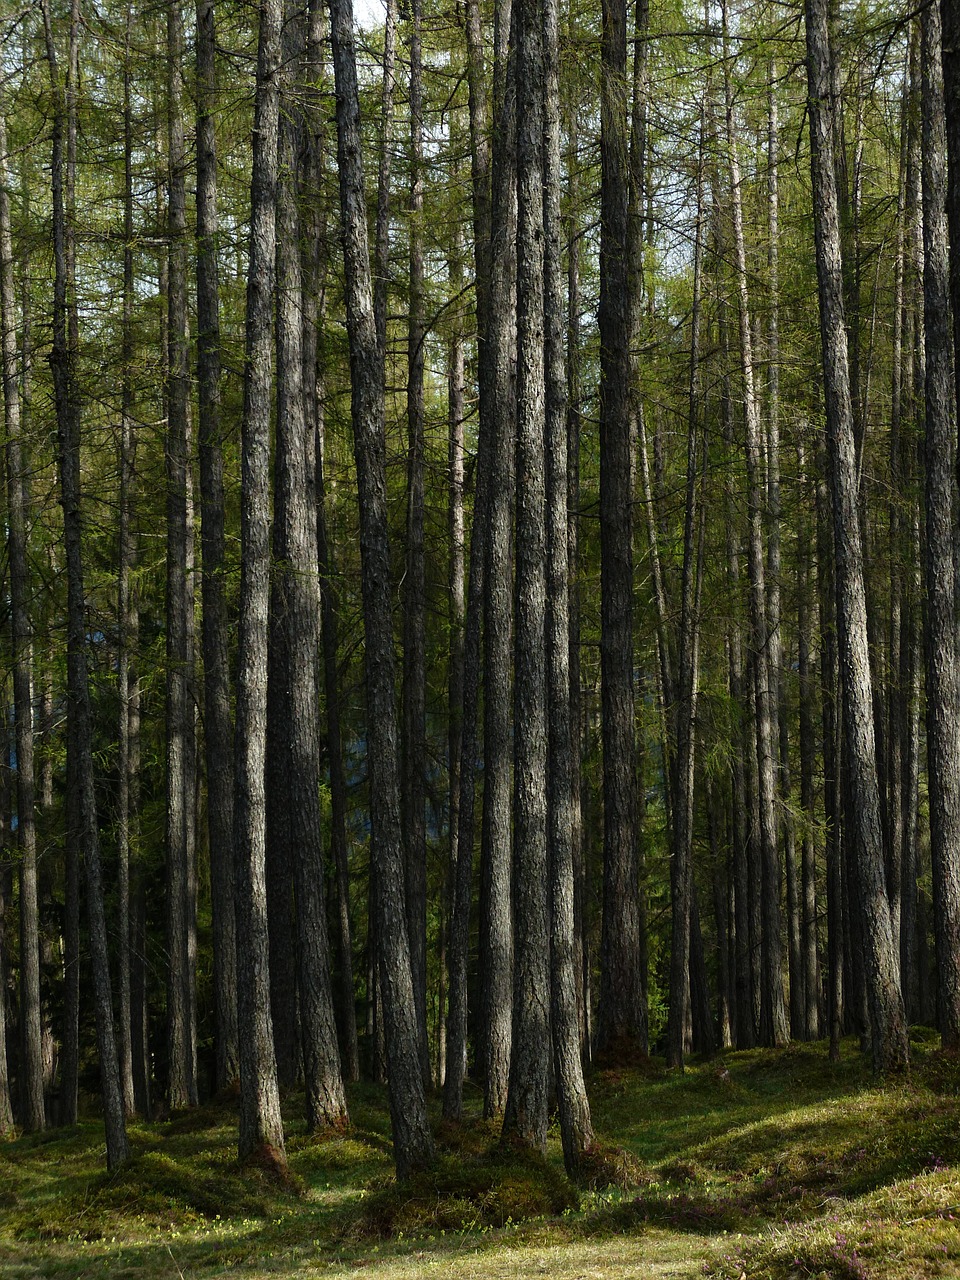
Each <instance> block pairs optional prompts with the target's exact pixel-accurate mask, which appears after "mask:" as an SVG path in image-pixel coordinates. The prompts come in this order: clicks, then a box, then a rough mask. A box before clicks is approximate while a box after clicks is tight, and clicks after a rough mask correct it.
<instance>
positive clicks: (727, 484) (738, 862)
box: [720, 307, 757, 1049]
mask: <svg viewBox="0 0 960 1280" xmlns="http://www.w3.org/2000/svg"><path fill="white" fill-rule="evenodd" d="M720 341H721V347H722V349H723V355H724V361H723V393H722V394H723V403H722V412H723V447H724V456H725V459H726V466H725V467H724V473H723V474H724V480H723V507H724V539H725V543H726V546H725V552H726V562H727V564H726V582H727V591H728V594H729V595H730V598H731V601H732V605H733V614H732V616H731V619H730V622H729V623H728V625H727V687H728V689H729V692H730V699H731V703H732V705H733V706H734V707H735V708H738V709H739V708H742V707H744V706H745V702H746V698H745V692H744V673H743V635H742V627H741V623H740V618H739V616H738V615H739V610H740V596H741V591H740V540H739V537H738V533H737V518H736V517H737V499H736V493H735V485H734V476H733V458H734V452H735V447H736V446H735V441H734V422H733V400H732V396H731V393H730V354H729V345H730V343H729V326H728V324H727V311H726V308H725V307H721V312H720ZM735 717H736V718H735V720H734V724H733V726H732V728H733V732H734V735H735V739H734V740H735V742H736V744H737V748H739V749H735V750H734V752H733V762H732V765H731V770H730V773H731V777H730V784H731V785H730V843H731V846H732V850H731V862H732V876H733V895H734V931H733V932H734V936H733V959H732V965H733V989H734V1015H735V1016H734V1024H735V1025H734V1037H735V1042H736V1045H737V1048H738V1049H749V1048H752V1047H753V1046H754V1044H756V1034H757V1029H756V1025H755V1023H754V1017H753V995H752V984H751V972H752V967H753V966H752V956H751V951H750V904H749V898H750V891H749V870H748V863H747V846H748V843H749V839H750V835H749V825H750V823H749V815H748V811H747V783H746V771H745V764H744V762H745V759H746V749H747V742H748V735H747V733H746V731H745V725H744V722H743V719H742V716H741V715H740V713H739V710H738V712H736V713H735Z"/></svg>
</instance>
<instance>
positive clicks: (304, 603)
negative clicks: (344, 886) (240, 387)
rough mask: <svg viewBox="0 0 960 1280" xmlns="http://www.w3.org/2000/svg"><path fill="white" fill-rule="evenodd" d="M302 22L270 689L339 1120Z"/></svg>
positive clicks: (317, 1043)
mask: <svg viewBox="0 0 960 1280" xmlns="http://www.w3.org/2000/svg"><path fill="white" fill-rule="evenodd" d="M303 35H304V31H303V22H302V20H298V16H297V15H296V14H293V13H288V16H287V22H286V27H285V39H284V59H283V64H284V71H285V77H284V88H285V89H286V90H287V92H288V93H289V97H288V99H287V101H286V102H285V103H284V111H283V121H282V125H281V133H280V176H279V182H278V187H277V288H276V298H277V431H276V447H275V463H274V465H275V468H276V470H275V483H274V531H273V553H274V574H275V584H276V597H275V598H276V599H277V601H278V604H279V606H280V618H279V625H280V627H282V629H283V631H284V641H285V643H284V651H285V656H286V661H287V664H288V665H287V668H286V671H285V672H284V680H283V684H282V686H281V689H280V690H279V695H280V706H281V708H282V713H281V718H282V721H283V724H284V726H285V732H284V734H283V737H282V740H281V741H280V742H279V743H278V746H279V753H280V758H281V761H282V762H283V765H284V769H285V774H286V779H285V788H284V791H285V795H284V799H285V801H286V803H287V805H288V808H289V815H290V838H291V851H292V863H293V868H292V869H293V881H294V889H295V893H296V930H297V933H296V936H297V961H298V964H297V977H298V990H299V996H300V1001H299V1007H300V1022H301V1028H302V1035H301V1039H302V1047H303V1074H304V1085H305V1089H306V1114H307V1129H308V1131H309V1132H311V1133H313V1132H315V1131H317V1130H319V1129H324V1128H328V1127H341V1126H343V1125H345V1124H346V1123H347V1101H346V1096H345V1094H344V1090H343V1081H342V1078H341V1075H340V1053H339V1048H338V1045H337V1026H336V1019H335V1017H334V1012H333V990H332V985H331V980H330V948H329V942H328V938H327V919H326V909H325V903H324V894H323V886H324V871H323V847H322V840H323V831H322V823H321V813H320V723H319V714H318V706H319V703H318V689H317V677H318V663H317V656H318V654H319V650H320V591H319V577H318V569H317V539H316V509H315V505H314V503H315V497H314V489H313V467H314V464H315V456H316V454H315V442H314V435H313V432H312V431H308V430H307V422H306V415H305V412H304V409H305V404H306V394H305V389H304V385H303V373H304V369H303V322H302V316H303V299H302V292H303V279H302V269H301V247H300V246H301V232H302V229H301V224H300V216H299V211H298V182H297V162H298V150H299V142H300V134H301V128H302V120H301V118H300V113H299V111H298V110H297V104H296V100H295V98H294V91H295V90H296V88H297V87H298V86H297V83H296V80H297V71H298V68H299V66H300V59H301V57H302V52H303Z"/></svg>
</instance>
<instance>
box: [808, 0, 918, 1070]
mask: <svg viewBox="0 0 960 1280" xmlns="http://www.w3.org/2000/svg"><path fill="white" fill-rule="evenodd" d="M806 41H807V77H808V93H809V113H810V137H811V172H812V180H813V202H814V204H813V207H814V233H815V240H816V257H817V281H818V289H819V296H820V336H821V345H822V355H823V382H824V397H825V402H826V419H827V444H828V477H829V483H830V489H831V501H832V506H833V523H834V558H835V567H836V593H837V623H838V627H837V630H838V639H839V645H838V649H839V658H840V661H839V667H840V687H841V693H842V698H843V727H844V745H845V751H846V759H847V766H848V768H849V769H850V777H851V795H852V798H853V802H854V803H853V811H852V813H851V817H852V818H853V820H854V824H855V825H854V829H853V830H851V831H850V832H849V836H850V838H851V839H852V841H853V842H854V847H855V850H856V867H857V873H858V879H859V882H860V883H859V886H858V887H859V892H860V899H861V904H862V906H861V911H862V916H861V918H862V920H863V923H864V926H865V928H864V933H865V939H864V941H865V955H864V962H865V970H866V980H867V991H868V997H869V1005H870V1021H871V1031H872V1047H873V1061H874V1066H875V1069H876V1070H877V1071H878V1072H900V1071H904V1070H905V1069H906V1068H907V1065H908V1060H909V1049H908V1041H907V1025H906V1018H905V1016H904V1009H903V999H902V997H901V995H900V986H899V975H898V964H897V957H896V956H895V955H894V952H893V938H892V932H891V928H890V909H889V905H888V902H887V897H886V890H885V886H884V868H883V845H882V836H881V829H880V797H879V791H878V787H877V773H876V755H875V745H874V735H873V706H872V695H871V688H870V662H869V655H868V652H867V626H866V600H865V593H864V576H863V553H862V547H861V541H860V527H859V521H858V514H857V459H856V448H855V442H854V423H853V406H852V402H851V398H850V378H849V368H848V362H847V341H846V329H845V317H844V301H843V264H842V261H841V254H840V226H839V218H838V208H837V193H836V175H835V169H834V147H833V133H832V123H833V119H832V118H833V97H832V95H831V86H830V74H829V72H830V44H829V36H828V30H827V12H826V4H825V0H807V3H806Z"/></svg>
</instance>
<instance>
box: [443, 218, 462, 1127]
mask: <svg viewBox="0 0 960 1280" xmlns="http://www.w3.org/2000/svg"><path fill="white" fill-rule="evenodd" d="M462 253H463V237H462V235H461V234H460V232H459V230H457V231H456V232H455V236H454V242H453V247H452V249H451V253H450V259H449V264H448V273H449V279H450V292H451V294H452V295H453V297H454V298H456V297H458V295H459V294H460V293H461V291H462V289H463V263H462V260H461V255H462ZM465 409H466V364H465V343H464V316H463V309H462V307H461V306H460V305H458V304H457V303H454V305H453V311H452V315H451V317H450V335H449V338H448V340H447V535H448V537H449V540H450V548H449V560H448V562H447V590H448V593H449V600H448V605H447V609H448V612H447V621H448V625H449V628H450V648H449V659H448V663H449V665H448V668H447V696H448V701H449V704H450V723H449V727H448V730H447V778H448V793H447V794H448V799H447V840H448V859H447V883H446V893H445V908H446V933H445V939H446V948H445V950H446V955H447V956H449V955H450V953H451V951H452V948H453V930H454V928H456V927H461V925H462V921H455V920H454V914H455V911H456V902H455V896H456V884H457V866H458V863H459V856H460V855H459V843H458V841H459V835H460V790H461V782H460V780H461V777H462V767H463V765H462V745H463V701H464V697H463V694H464V653H465V634H464V624H465V621H466V579H465V574H464V569H465V551H466V539H465V530H466V525H465V516H464V457H465V449H466V441H465V432H464V414H465ZM468 911H469V908H468ZM467 924H468V926H469V915H468V916H467ZM458 945H460V946H462V942H461V943H458ZM445 958H446V956H445ZM447 971H448V973H449V974H450V982H451V985H452V981H453V967H452V965H451V964H449V962H448V967H447ZM447 999H448V1006H447V1007H448V1008H449V1001H450V996H449V994H448V997H447ZM452 1024H453V1019H452V1018H450V1017H449V1015H448V1018H447V1022H446V1023H445V1024H444V1043H443V1056H442V1058H441V1059H440V1062H441V1068H440V1070H441V1081H442V1082H443V1083H444V1085H445V1084H446V1077H445V1074H444V1073H445V1072H446V1070H447V1067H448V1064H449V1063H450V1053H449V1050H448V1047H447V1039H446V1030H447V1028H449V1027H450V1026H451V1025H452ZM462 1060H463V1061H464V1064H465V1061H466V1058H465V1055H464V1056H463V1059H462ZM456 1069H457V1068H456V1066H454V1070H456ZM460 1088H461V1094H460V1096H461V1099H462V1085H461V1086H460ZM444 1098H446V1090H445V1091H444ZM444 1112H445V1113H446V1106H445V1107H444Z"/></svg>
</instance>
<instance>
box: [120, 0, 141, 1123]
mask: <svg viewBox="0 0 960 1280" xmlns="http://www.w3.org/2000/svg"><path fill="white" fill-rule="evenodd" d="M132 21H133V10H132V7H131V6H128V8H127V18H126V29H125V32H124V64H123V334H122V339H121V341H122V347H123V350H122V355H121V360H122V364H123V369H122V373H121V377H122V386H121V392H120V396H121V406H120V449H119V454H120V457H119V463H120V467H119V470H120V495H119V506H120V511H119V522H120V530H119V539H118V541H119V565H118V572H117V688H118V693H119V695H120V698H119V701H120V717H119V721H120V723H119V732H118V742H119V751H118V760H117V773H118V779H117V916H118V921H117V923H118V930H117V932H118V935H119V937H118V947H117V968H118V970H119V974H118V976H119V987H120V1000H119V1013H120V1027H119V1053H120V1079H121V1085H122V1088H123V1106H124V1111H125V1113H126V1115H127V1117H128V1118H130V1117H131V1116H132V1115H134V1113H135V1111H136V1097H135V1092H136V1091H135V1089H134V1073H133V1008H132V1004H131V959H132V940H133V930H132V922H131V914H130V862H131V853H132V845H133V842H132V840H131V833H132V832H133V831H135V830H136V829H137V827H138V815H137V814H136V813H131V798H132V795H133V794H134V793H135V792H136V786H135V785H131V784H132V779H131V767H130V766H131V754H132V753H131V741H130V728H131V705H130V704H131V691H132V687H133V684H134V682H135V681H136V678H137V675H136V659H135V656H134V655H135V650H136V644H137V639H138V634H139V626H138V622H139V618H138V609H137V600H136V595H135V593H134V591H133V590H132V578H133V573H134V570H135V568H136V560H137V539H136V524H135V515H134V509H133V508H134V501H135V494H136V428H135V426H134V420H133V377H134V374H133V343H134V334H133V307H134V276H133V235H134V232H133V103H132V67H131V57H130V37H131V27H132ZM137 843H138V842H137ZM133 856H136V855H135V854H134V855H133Z"/></svg>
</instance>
